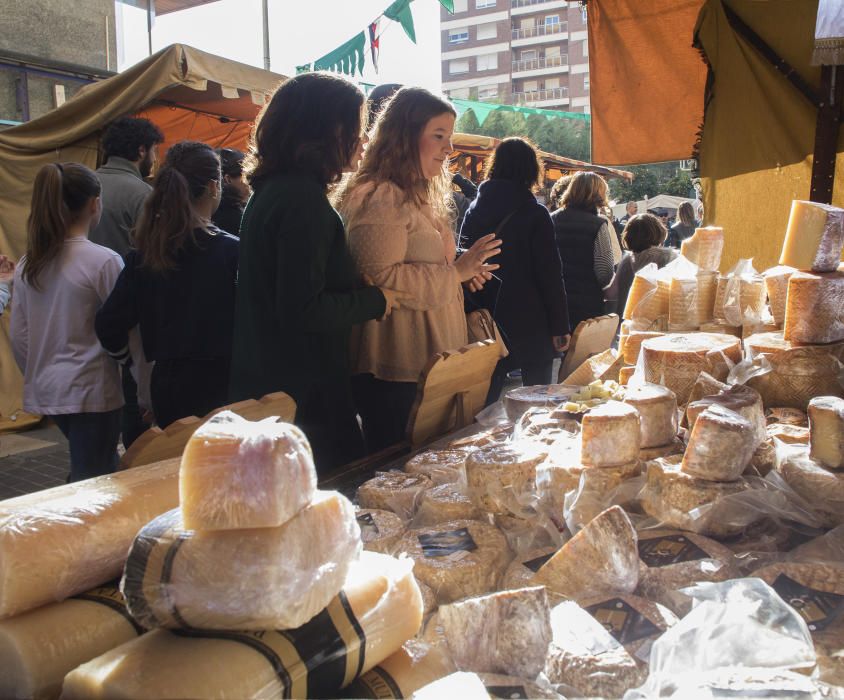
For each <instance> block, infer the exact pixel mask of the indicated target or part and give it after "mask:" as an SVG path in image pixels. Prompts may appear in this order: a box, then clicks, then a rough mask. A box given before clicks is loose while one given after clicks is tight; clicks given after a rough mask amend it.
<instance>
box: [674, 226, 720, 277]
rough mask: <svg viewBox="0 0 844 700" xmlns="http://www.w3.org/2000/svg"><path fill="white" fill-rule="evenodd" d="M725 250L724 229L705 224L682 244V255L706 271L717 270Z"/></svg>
mask: <svg viewBox="0 0 844 700" xmlns="http://www.w3.org/2000/svg"><path fill="white" fill-rule="evenodd" d="M723 251H724V229H722V228H721V227H719V226H704V227H701V228H698V229H695V232H694V234H692V235H691V236H690V237H689V238H687V239H686V240H684V241H683V242H682V243H681V244H680V255H682V256H683V257H684V258H686V259H687V260H690V261H691V262H693V263H694V264H695V265H697V266H698V267H699V268H700V269H701V270H702V271H704V272H715V271H717V270H718V268H719V267H720V266H721V253H722V252H723Z"/></svg>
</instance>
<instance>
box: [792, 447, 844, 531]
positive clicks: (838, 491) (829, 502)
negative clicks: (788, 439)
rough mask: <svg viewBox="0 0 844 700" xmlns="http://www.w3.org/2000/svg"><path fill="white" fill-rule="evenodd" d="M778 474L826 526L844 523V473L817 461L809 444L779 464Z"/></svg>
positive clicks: (797, 449)
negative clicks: (812, 455) (832, 469)
mask: <svg viewBox="0 0 844 700" xmlns="http://www.w3.org/2000/svg"><path fill="white" fill-rule="evenodd" d="M776 469H777V472H778V473H779V475H780V476H781V477H782V478H783V480H784V481H785V482H786V483H787V484H788V485H789V486H791V488H792V489H794V490H795V491H796V492H797V495H798V496H800V497H801V498H802V499H803V500H805V501H806V503H807V504H808V505H809V507H811V509H812V512H813V514H814V515H815V516H816V517H817V518H818V520H819V521H820V523H821V525H822V526H823V527H835V526H837V525H842V524H844V472H838V471H835V472H834V471H830V470H829V469H826V468H824V466H823V465H821V464H819V463H818V462H816V461H815V460H814V459H812V457H811V456H810V454H809V448H808V447H807V446H806V445H794V446H793V447H791V448H790V449H789V451H788V454H787V455H785V456H784V457H783V458H782V459H779V460H778V461H777V465H776Z"/></svg>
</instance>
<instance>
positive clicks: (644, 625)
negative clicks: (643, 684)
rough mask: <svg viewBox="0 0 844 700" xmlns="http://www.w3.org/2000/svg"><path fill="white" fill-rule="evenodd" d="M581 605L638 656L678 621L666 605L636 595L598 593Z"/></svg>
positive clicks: (620, 642) (581, 602) (631, 652)
mask: <svg viewBox="0 0 844 700" xmlns="http://www.w3.org/2000/svg"><path fill="white" fill-rule="evenodd" d="M580 605H581V606H583V609H584V610H586V612H588V613H589V614H590V615H591V616H592V617H594V618H595V619H596V620H597V621H598V622H600V623H601V624H602V625H603V626H604V628H605V629H606V630H607V631H608V632H609V633H610V634H611V635H612V636H613V637H614V638H615V640H616V641H617V642H618V643H619V644H621V645H622V646H623V647H624V648H625V649H626V650H627V651H628V652H629V653H630V654H632V655H634V656H636V657H641V655H643V654H644V653H645V652H647V651H648V650H650V646H651V644H652V643H653V641H654V640H655V639H656V638H657V637H659V636H660V635H661V634H662V633H663V632H665V631H666V630H667V629H668V628H669V627H672V626H673V625H674V624H675V623H676V622H677V616H676V615H675V614H674V613H673V612H671V611H670V610H669V609H667V608H666V607H664V606H662V605H660V604H659V603H654V602H651V601H650V600H646V599H645V598H640V597H639V596H635V595H618V596H598V597H597V598H594V599H591V600H583V601H580Z"/></svg>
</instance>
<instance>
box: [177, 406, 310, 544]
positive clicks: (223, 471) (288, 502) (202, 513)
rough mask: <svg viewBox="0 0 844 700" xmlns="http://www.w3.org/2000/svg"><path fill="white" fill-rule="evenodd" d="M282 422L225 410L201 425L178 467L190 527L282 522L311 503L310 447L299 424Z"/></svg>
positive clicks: (228, 527)
mask: <svg viewBox="0 0 844 700" xmlns="http://www.w3.org/2000/svg"><path fill="white" fill-rule="evenodd" d="M277 421H278V419H277V418H267V419H265V420H262V421H257V422H252V421H248V420H246V419H245V418H241V417H240V416H239V415H237V414H236V413H232V412H231V411H223V412H222V413H218V414H217V415H215V416H214V417H212V418H211V419H210V420H208V421H206V422H205V423H203V424H202V425H201V426H200V427H199V428H197V430H196V431H195V432H194V434H193V435H192V436H191V438H190V440H188V443H187V445H186V446H185V450H184V454H183V455H182V464H181V468H180V470H179V501H180V504H181V508H182V521H183V522H184V525H185V528H186V529H188V530H235V529H240V528H255V527H278V526H279V525H283V524H284V523H286V522H287V521H288V520H290V518H292V517H293V516H294V515H296V513H298V512H299V511H300V510H302V508H304V507H305V506H306V505H308V503H310V502H311V499H312V498H313V497H314V494H315V493H316V482H317V479H316V470H315V469H314V458H313V453H312V452H311V446H310V444H309V443H308V440H307V438H306V437H305V434H304V433H303V432H302V431H301V430H299V428H297V427H296V426H295V425H292V424H290V423H279V422H277Z"/></svg>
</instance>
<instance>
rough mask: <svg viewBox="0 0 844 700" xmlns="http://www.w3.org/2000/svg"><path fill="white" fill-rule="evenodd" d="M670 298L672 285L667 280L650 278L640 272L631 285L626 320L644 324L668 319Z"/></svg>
mask: <svg viewBox="0 0 844 700" xmlns="http://www.w3.org/2000/svg"><path fill="white" fill-rule="evenodd" d="M669 297H670V285H669V282H668V281H667V280H666V281H662V280H657V279H655V278H649V277H647V276H645V275H642V274H641V271H640V272H638V273H636V275H635V276H634V277H633V282H632V283H631V285H630V291H629V292H628V294H627V303H626V305H625V306H624V318H625V319H629V320H635V321H643V322H653V321H656V320H657V319H659V318H663V317H665V318H667V317H668V307H669Z"/></svg>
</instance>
